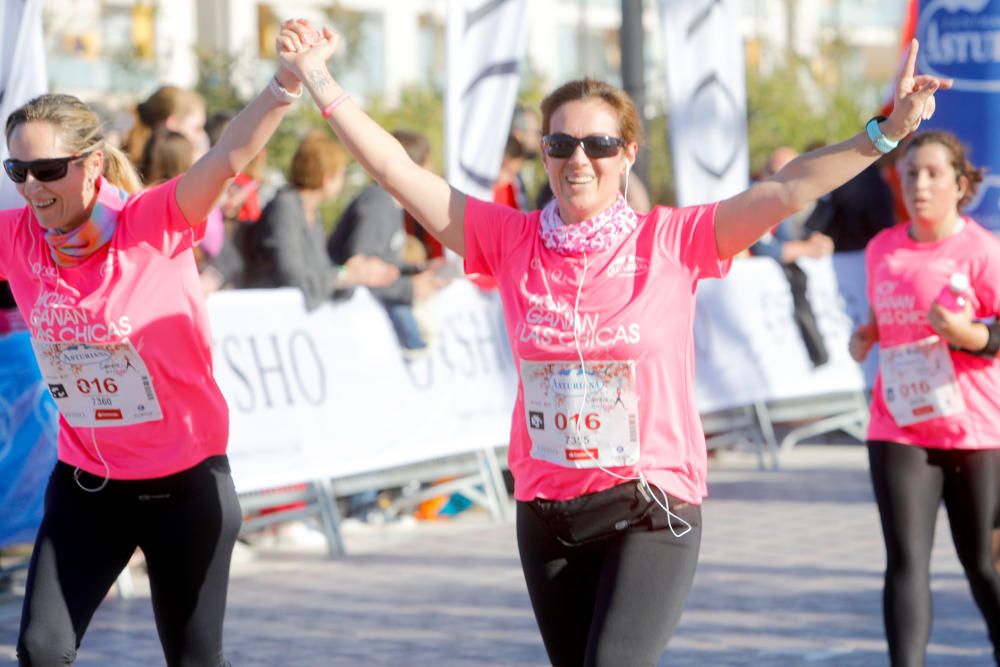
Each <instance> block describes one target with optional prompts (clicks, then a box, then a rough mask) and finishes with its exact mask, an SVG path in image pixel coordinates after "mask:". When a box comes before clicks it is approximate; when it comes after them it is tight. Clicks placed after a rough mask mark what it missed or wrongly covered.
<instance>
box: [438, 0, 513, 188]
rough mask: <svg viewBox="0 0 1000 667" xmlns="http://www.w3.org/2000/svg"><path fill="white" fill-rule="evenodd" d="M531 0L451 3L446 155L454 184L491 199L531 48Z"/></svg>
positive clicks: (464, 0)
mask: <svg viewBox="0 0 1000 667" xmlns="http://www.w3.org/2000/svg"><path fill="white" fill-rule="evenodd" d="M526 20H527V0H449V3H448V28H447V41H448V52H447V53H448V83H447V90H446V93H445V154H446V158H447V159H446V167H445V168H446V170H447V174H446V176H447V178H448V182H449V183H451V185H452V186H453V187H455V188H457V189H458V190H461V191H462V192H464V193H466V194H468V195H472V196H473V197H478V198H479V199H486V200H489V199H490V198H491V196H492V191H493V181H495V180H496V177H497V174H498V173H499V171H500V161H501V160H502V158H503V150H504V146H505V145H506V143H507V133H508V130H509V128H510V121H511V117H512V116H513V113H514V104H515V102H516V101H517V88H518V84H519V81H520V76H519V68H520V64H521V60H522V58H523V57H524V52H525V48H526V45H527V23H526Z"/></svg>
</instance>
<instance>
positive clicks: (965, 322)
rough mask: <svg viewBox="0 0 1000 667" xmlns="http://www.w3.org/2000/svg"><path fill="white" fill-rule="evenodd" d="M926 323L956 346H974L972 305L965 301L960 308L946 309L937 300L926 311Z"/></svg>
mask: <svg viewBox="0 0 1000 667" xmlns="http://www.w3.org/2000/svg"><path fill="white" fill-rule="evenodd" d="M927 324H929V325H931V328H932V329H934V332H935V333H937V334H938V335H939V336H941V337H942V338H944V339H945V340H946V341H948V342H949V343H951V344H952V345H955V346H956V347H964V348H973V347H974V346H975V341H974V336H975V327H974V326H973V321H972V305H971V304H969V303H966V304H965V305H964V306H963V307H962V310H960V311H958V312H955V311H953V310H948V309H947V308H945V307H944V306H942V305H941V304H940V303H938V302H937V301H934V303H932V304H931V307H930V310H928V311H927Z"/></svg>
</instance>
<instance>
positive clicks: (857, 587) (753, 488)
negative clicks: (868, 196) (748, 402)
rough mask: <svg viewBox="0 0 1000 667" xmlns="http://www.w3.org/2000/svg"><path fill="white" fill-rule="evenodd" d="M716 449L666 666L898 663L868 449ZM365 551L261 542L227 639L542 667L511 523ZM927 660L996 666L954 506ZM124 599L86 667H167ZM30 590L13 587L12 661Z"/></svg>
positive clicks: (398, 661) (462, 526) (355, 544)
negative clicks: (778, 464) (769, 456)
mask: <svg viewBox="0 0 1000 667" xmlns="http://www.w3.org/2000/svg"><path fill="white" fill-rule="evenodd" d="M751 462H752V459H750V458H749V457H747V456H745V455H739V454H735V453H723V454H722V455H721V457H720V458H719V459H718V460H716V461H715V462H713V465H712V468H713V469H712V471H711V474H710V480H711V487H710V488H711V494H712V496H711V498H710V500H708V501H707V502H706V505H705V508H704V523H705V529H704V541H703V547H702V558H701V562H700V565H699V569H698V574H697V576H696V578H695V583H694V589H693V591H692V594H691V597H690V599H689V601H688V604H687V610H686V612H685V615H684V618H683V620H682V621H681V625H680V627H679V629H678V631H677V634H676V636H675V638H674V640H673V642H672V643H671V645H670V647H669V649H668V650H667V652H666V653H665V655H664V657H663V659H662V660H661V663H660V664H661V665H672V666H690V667H694V666H697V667H706V666H708V667H723V666H728V665H756V666H761V667H778V666H779V665H780V666H782V667H784V666H786V665H816V664H819V665H837V666H838V667H839V666H844V667H862V666H865V667H867V666H870V665H886V664H888V661H887V659H886V656H885V644H884V642H883V639H882V623H881V612H880V591H881V570H882V567H883V564H884V555H883V549H882V544H881V538H880V534H879V526H878V516H877V513H876V511H875V507H874V505H873V503H872V499H871V492H870V489H869V484H868V478H867V470H866V459H865V454H864V450H863V448H862V447H860V446H832V445H825V446H823V445H816V446H800V447H799V448H797V449H796V450H795V451H794V452H792V453H791V455H790V456H788V457H787V458H786V459H785V462H784V463H785V465H784V467H783V469H782V470H781V471H778V472H772V471H768V472H761V471H758V470H756V469H754V468H753V466H752V465H751ZM346 539H347V547H348V549H349V551H350V555H349V556H347V557H345V558H343V559H339V560H329V559H326V558H324V557H323V556H322V555H321V554H320V553H318V552H317V551H315V550H312V551H310V550H308V549H301V548H300V549H296V550H290V549H288V548H277V549H275V548H272V549H269V550H264V549H259V550H257V551H256V552H254V553H253V554H250V557H249V558H247V559H245V560H242V561H241V562H239V563H238V564H237V565H236V567H235V571H234V574H233V581H232V587H231V594H230V604H229V611H228V616H227V621H226V623H227V625H226V651H227V655H228V657H229V659H230V660H231V661H232V662H233V664H234V665H235V666H237V667H240V666H245V665H268V666H270V665H275V666H278V665H281V666H285V665H288V666H299V665H301V666H306V665H334V666H340V665H344V666H354V665H417V666H423V665H428V666H433V667H460V666H471V665H517V666H530V665H545V664H547V661H546V658H545V654H544V651H543V649H542V646H541V641H540V639H539V637H538V634H537V630H536V628H535V625H534V621H533V619H532V617H531V612H530V609H529V605H528V600H527V594H526V592H525V589H524V583H523V581H522V578H521V573H520V569H519V566H518V562H517V556H516V549H515V545H514V531H513V527H512V526H510V525H495V524H491V523H490V522H489V521H488V520H487V518H486V517H485V516H483V515H482V514H477V513H472V512H467V513H465V514H464V515H462V516H461V517H460V518H459V519H458V520H455V521H453V522H451V523H438V524H425V523H424V524H418V525H410V526H403V525H392V526H386V527H378V528H372V527H367V526H362V527H358V528H355V529H354V530H351V531H350V532H349V533H348V534H347V538H346ZM933 569H934V603H935V619H936V622H935V627H934V634H933V637H932V641H931V646H930V652H929V657H928V664H929V665H932V666H933V665H937V666H940V667H944V666H948V667H951V666H965V665H983V666H986V665H990V664H992V662H991V660H990V658H989V651H988V648H987V640H986V635H985V630H984V626H983V623H982V621H981V620H980V618H979V615H978V613H977V611H976V609H975V608H974V607H973V605H972V602H971V599H970V596H969V593H968V587H967V586H966V584H965V580H964V578H963V576H962V574H961V571H960V568H959V565H958V563H957V561H956V559H955V556H954V551H953V549H952V547H951V544H950V541H949V537H948V531H947V524H946V519H945V517H944V515H943V514H942V515H941V517H940V519H939V529H938V536H937V543H936V546H935V553H934V562H933ZM142 584H143V581H142V580H141V578H139V581H138V588H139V594H138V596H137V597H136V598H134V599H131V600H121V599H116V598H109V599H108V600H107V601H106V602H105V604H104V605H103V606H102V607H101V609H100V610H99V611H98V614H97V616H96V617H95V619H94V621H93V623H92V625H91V628H90V631H89V632H88V634H87V636H86V638H85V640H84V645H83V647H82V649H81V653H80V659H79V661H78V663H77V664H79V665H105V666H107V665H111V666H115V667H117V666H131V665H161V664H163V662H162V657H161V654H160V650H159V645H158V642H157V640H156V637H155V632H154V629H153V621H152V613H151V610H150V607H149V601H148V599H147V597H146V595H145V593H144V592H143V591H142ZM19 603H20V600H19V599H18V598H17V597H16V596H8V597H7V598H0V663H4V664H6V661H11V662H12V661H13V643H14V640H15V635H16V629H17V623H18V617H19Z"/></svg>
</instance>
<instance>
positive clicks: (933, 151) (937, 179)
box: [900, 142, 967, 232]
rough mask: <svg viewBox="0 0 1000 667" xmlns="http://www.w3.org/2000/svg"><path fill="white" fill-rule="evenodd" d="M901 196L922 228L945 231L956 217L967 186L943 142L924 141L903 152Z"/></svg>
mask: <svg viewBox="0 0 1000 667" xmlns="http://www.w3.org/2000/svg"><path fill="white" fill-rule="evenodd" d="M900 170H901V176H902V184H903V199H904V200H905V202H906V210H907V212H909V214H910V219H911V220H912V221H913V222H914V224H917V225H919V226H921V227H923V228H926V229H928V230H934V231H943V232H948V231H950V230H951V229H952V227H953V226H954V224H955V221H956V220H957V218H958V207H959V202H960V201H961V200H962V197H963V195H964V194H965V190H966V187H967V179H966V177H965V176H961V177H959V176H958V174H957V172H956V171H955V166H954V163H953V156H952V154H951V151H949V150H948V148H947V147H945V146H944V145H943V144H939V143H934V142H931V143H925V144H922V145H920V146H917V147H915V148H913V149H912V150H910V151H909V152H907V154H906V157H905V158H904V159H903V161H902V162H901V164H900Z"/></svg>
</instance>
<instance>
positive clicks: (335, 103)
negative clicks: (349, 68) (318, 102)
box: [323, 93, 351, 119]
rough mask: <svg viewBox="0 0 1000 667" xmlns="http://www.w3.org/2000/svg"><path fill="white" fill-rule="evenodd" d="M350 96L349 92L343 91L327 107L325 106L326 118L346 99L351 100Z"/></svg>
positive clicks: (324, 115)
mask: <svg viewBox="0 0 1000 667" xmlns="http://www.w3.org/2000/svg"><path fill="white" fill-rule="evenodd" d="M350 98H351V96H350V95H348V94H347V93H341V94H340V95H337V96H336V97H335V98H333V101H332V102H330V103H329V104H327V105H326V106H325V107H323V118H324V119H326V118H329V117H330V114H332V113H333V110H334V109H336V108H337V107H339V106H340V105H341V104H343V103H344V102H345V101H347V100H349V99H350Z"/></svg>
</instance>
